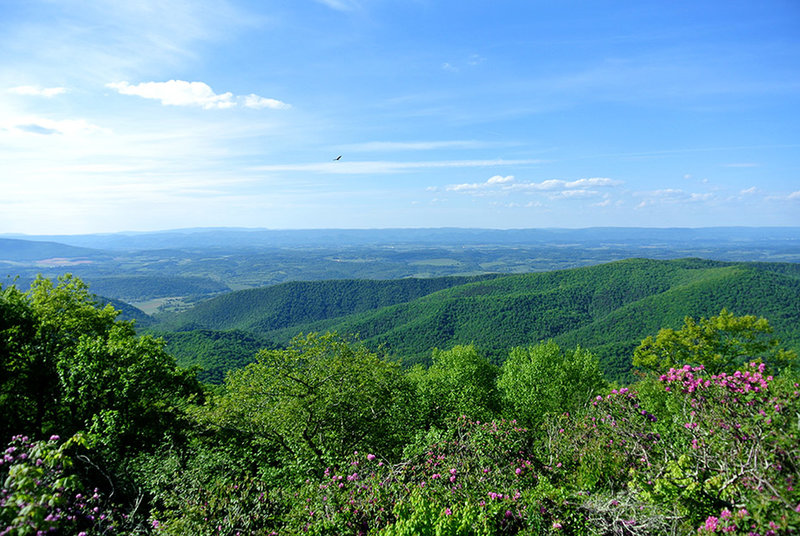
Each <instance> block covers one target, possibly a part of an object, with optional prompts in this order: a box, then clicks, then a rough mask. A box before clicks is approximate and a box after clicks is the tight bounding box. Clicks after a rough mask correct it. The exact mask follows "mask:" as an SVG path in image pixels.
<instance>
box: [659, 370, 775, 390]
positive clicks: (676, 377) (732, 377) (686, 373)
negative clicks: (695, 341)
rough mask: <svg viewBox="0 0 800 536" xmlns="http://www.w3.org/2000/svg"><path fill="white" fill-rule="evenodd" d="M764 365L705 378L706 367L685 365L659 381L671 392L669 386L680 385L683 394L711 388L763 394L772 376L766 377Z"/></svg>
mask: <svg viewBox="0 0 800 536" xmlns="http://www.w3.org/2000/svg"><path fill="white" fill-rule="evenodd" d="M764 369H765V365H764V363H750V364H749V366H748V367H747V368H745V369H744V370H737V371H736V372H734V373H733V374H727V373H725V372H720V373H719V374H712V375H711V376H705V375H704V374H703V372H704V371H705V367H704V366H703V365H699V366H696V367H692V366H691V365H684V366H683V367H681V368H677V369H676V368H671V369H669V371H668V372H667V373H666V374H662V375H661V376H660V377H659V380H660V381H662V382H663V383H666V384H668V385H667V386H666V387H665V389H666V390H667V391H669V390H671V386H670V385H669V384H673V383H674V384H679V385H680V386H681V392H683V393H694V392H696V391H702V390H704V389H708V388H709V387H711V386H719V387H724V388H726V389H727V390H728V391H730V392H731V393H737V394H743V393H762V392H765V391H766V390H767V389H768V388H769V382H770V381H772V376H764Z"/></svg>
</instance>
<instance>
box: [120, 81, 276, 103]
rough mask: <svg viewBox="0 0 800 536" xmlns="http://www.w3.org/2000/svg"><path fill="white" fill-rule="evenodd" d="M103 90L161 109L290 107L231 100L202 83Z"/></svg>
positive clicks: (260, 100)
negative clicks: (155, 103) (152, 102)
mask: <svg viewBox="0 0 800 536" xmlns="http://www.w3.org/2000/svg"><path fill="white" fill-rule="evenodd" d="M106 87H109V88H111V89H115V90H117V91H118V92H119V93H120V94H122V95H135V96H137V97H142V98H143V99H155V100H159V101H161V104H163V105H164V106H199V107H201V108H204V109H206V110H210V109H214V108H217V109H225V108H233V107H234V106H236V105H237V104H238V102H241V103H242V105H243V106H245V107H247V108H272V109H286V108H290V106H289V105H288V104H286V103H285V102H282V101H279V100H277V99H267V98H264V97H261V96H259V95H255V94H252V93H251V94H250V95H246V96H243V97H234V95H233V93H231V92H230V91H228V92H225V93H220V94H217V93H215V92H214V90H213V89H211V86H209V85H208V84H206V83H205V82H187V81H185V80H169V81H168V82H142V83H140V84H137V85H135V86H134V85H131V84H129V83H128V82H124V81H123V82H112V83H110V84H106ZM237 101H238V102H237Z"/></svg>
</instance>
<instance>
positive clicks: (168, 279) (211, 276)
mask: <svg viewBox="0 0 800 536" xmlns="http://www.w3.org/2000/svg"><path fill="white" fill-rule="evenodd" d="M633 257H643V258H653V259H677V258H686V257H701V258H706V259H714V260H722V261H746V262H747V261H763V262H800V227H715V228H697V229H694V228H624V227H602V228H601V227H598V228H588V229H509V230H498V229H455V228H453V229H448V228H436V229H314V230H267V229H182V230H174V231H160V232H148V233H115V234H94V235H77V236H67V235H61V236H57V235H53V236H20V235H15V236H11V235H5V237H4V238H0V281H3V280H5V281H8V280H9V278H10V279H14V278H18V283H19V284H20V285H23V286H24V285H26V284H27V283H29V282H30V280H31V279H33V278H34V277H36V275H37V274H42V275H44V276H46V277H50V278H55V277H57V276H59V275H62V274H64V273H66V272H70V273H72V274H73V275H76V276H78V277H80V278H82V279H83V280H84V281H86V282H87V283H89V285H90V287H91V288H92V289H93V290H94V291H95V292H97V293H98V294H102V295H104V296H108V297H110V298H115V299H120V300H124V301H127V302H129V303H132V304H134V305H137V306H140V307H142V308H144V309H145V310H146V311H147V312H148V313H150V312H154V311H156V310H181V309H185V308H187V307H191V306H192V305H194V304H196V303H198V302H201V301H203V300H205V299H208V298H210V297H213V296H216V295H219V294H221V293H224V292H228V291H230V290H240V289H247V288H259V287H264V286H269V285H274V284H277V283H281V282H285V281H312V280H324V279H399V278H409V277H412V278H431V277H440V276H453V275H455V276H474V275H481V274H492V273H495V274H497V273H500V274H515V273H528V272H541V271H550V270H556V269H565V268H574V267H579V266H589V265H595V264H601V263H606V262H611V261H616V260H622V259H627V258H633Z"/></svg>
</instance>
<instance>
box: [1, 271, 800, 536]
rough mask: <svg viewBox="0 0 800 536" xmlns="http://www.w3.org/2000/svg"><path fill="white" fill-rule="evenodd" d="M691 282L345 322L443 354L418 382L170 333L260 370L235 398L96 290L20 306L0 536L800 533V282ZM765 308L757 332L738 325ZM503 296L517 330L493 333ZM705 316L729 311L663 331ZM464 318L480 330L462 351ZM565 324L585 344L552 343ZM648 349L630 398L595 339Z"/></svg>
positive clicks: (7, 297)
mask: <svg viewBox="0 0 800 536" xmlns="http://www.w3.org/2000/svg"><path fill="white" fill-rule="evenodd" d="M682 262H683V264H684V265H685V266H688V267H689V269H688V270H683V271H682V270H674V269H671V268H674V265H663V264H646V261H631V262H629V263H624V264H622V266H623V268H622V273H623V274H625V275H619V276H615V275H614V274H615V273H617V272H616V271H615V269H613V266H612V267H598V268H599V269H600V270H599V271H597V272H580V271H564V272H556V273H552V274H544V276H545V277H544V278H543V279H536V278H533V277H531V278H521V279H513V278H505V277H497V278H487V279H485V280H481V281H472V282H468V283H465V284H459V285H453V286H449V287H447V286H444V287H442V288H441V289H433V288H428V289H420V290H419V292H423V293H424V292H428V291H430V292H429V293H427V294H424V295H422V296H420V297H415V296H413V295H411V294H403V293H399V294H395V295H393V294H391V293H388V292H387V293H385V294H381V295H382V296H383V298H381V300H389V301H391V300H396V299H398V300H399V299H404V300H407V301H398V302H397V303H393V304H389V305H383V304H384V302H383V301H381V300H376V301H374V302H371V303H370V304H369V305H375V304H381V306H380V307H379V308H377V309H375V310H374V311H373V312H372V313H364V312H363V311H352V313H353V314H356V315H361V314H375V313H376V312H377V313H381V314H386V313H385V311H390V312H392V314H395V318H407V319H408V322H407V323H408V324H409V325H411V326H412V327H413V329H407V330H406V331H404V332H403V333H404V334H403V335H402V336H401V337H400V338H405V337H410V334H412V333H415V331H414V330H415V329H416V330H417V332H418V333H420V335H419V336H420V340H424V341H433V342H434V344H431V345H430V346H429V349H428V356H427V359H426V360H424V362H425V363H426V364H425V365H423V364H416V365H414V366H408V365H409V364H410V363H406V365H407V366H401V363H402V361H403V360H402V359H397V354H398V351H399V349H401V348H402V347H401V346H398V345H397V344H396V343H392V344H390V343H391V342H392V341H393V339H390V338H389V337H388V335H387V336H384V337H383V338H382V339H381V338H378V339H376V340H379V341H380V342H381V343H383V344H384V346H383V347H381V346H377V347H376V346H373V345H371V344H367V343H366V339H365V340H364V341H362V340H359V339H358V338H356V337H350V336H344V335H337V334H334V333H328V332H326V331H324V330H319V331H316V332H307V334H306V335H297V336H295V337H294V338H293V339H292V340H291V341H289V342H288V343H287V344H280V345H275V344H272V343H271V342H270V341H269V340H266V339H260V338H258V337H256V336H254V335H252V334H249V333H247V332H244V331H238V332H237V331H234V330H235V329H238V328H236V327H235V326H234V325H226V326H225V329H227V330H228V331H227V332H226V333H227V334H226V335H224V336H222V335H219V333H218V332H214V331H207V332H205V333H204V332H200V331H196V330H192V329H190V330H189V331H185V332H182V333H180V332H179V333H175V334H174V337H175V339H174V340H177V339H179V338H180V337H183V338H184V339H185V340H184V341H183V343H184V348H191V347H192V345H194V347H195V348H197V349H198V351H199V349H201V348H202V347H204V345H206V344H207V343H208V341H210V340H219V341H221V342H220V345H221V346H224V345H225V344H227V343H230V344H231V345H238V346H239V347H241V348H243V349H244V351H246V352H251V351H254V350H255V349H256V348H259V349H258V351H257V352H256V355H255V359H253V360H252V362H249V363H248V364H246V365H244V364H243V363H242V365H244V366H237V367H231V370H229V371H228V372H227V374H226V375H225V376H224V378H221V375H222V373H221V371H217V373H216V375H215V377H214V378H213V379H214V380H216V381H218V382H220V383H219V384H213V383H209V382H206V381H201V380H200V379H199V378H198V376H197V370H196V369H191V368H190V369H185V368H181V367H179V366H178V365H177V364H176V361H175V358H174V357H173V355H171V354H170V353H169V352H168V351H167V349H166V347H165V344H166V342H165V341H164V340H162V339H159V338H156V337H154V336H153V335H150V334H141V333H137V332H136V330H135V328H134V325H133V323H132V322H129V321H123V320H121V319H120V315H119V312H118V311H117V310H116V309H115V308H114V307H112V306H111V305H104V304H105V303H106V301H105V300H99V299H98V298H96V297H95V296H94V295H93V294H91V293H90V292H89V289H88V288H87V286H86V285H85V284H84V283H82V282H81V281H80V280H79V279H77V278H74V277H72V276H64V277H62V278H60V279H59V280H58V281H53V280H50V279H45V278H39V279H36V280H35V281H34V282H33V283H32V285H31V287H30V289H27V290H26V289H23V288H19V287H18V286H16V285H14V284H9V285H4V286H2V287H0V355H2V356H3V359H2V361H0V437H2V438H3V441H5V442H7V446H6V447H5V449H4V452H3V455H2V458H0V482H2V488H1V489H0V534H9V535H28V534H31V535H33V534H85V535H91V534H97V535H99V534H165V535H169V534H175V535H183V534H201V535H202V534H229V535H236V534H240V535H244V534H264V535H268V534H303V533H309V534H319V535H322V534H353V535H356V534H364V535H365V534H380V535H384V536H386V535H401V534H403V535H412V534H431V535H433V534H437V535H440V534H441V535H468V534H474V535H484V534H485V535H489V534H530V535H539V534H541V535H544V534H575V535H577V534H598V535H606V534H608V535H610V534H619V535H640V534H642V535H643V534H689V533H697V534H712V533H731V534H742V535H756V534H757V535H761V536H767V535H786V534H793V533H796V532H797V531H800V491H798V490H797V489H796V488H797V486H798V485H800V458H799V457H800V441H798V434H800V385H799V384H798V382H800V374H798V369H797V358H796V353H795V352H794V351H793V350H792V348H790V347H787V345H786V343H785V341H781V340H779V336H783V335H784V334H787V333H788V334H792V335H793V334H795V333H796V326H797V319H796V315H797V308H796V305H797V303H798V302H797V294H796V283H797V281H798V274H797V271H796V269H795V267H792V266H786V265H779V266H768V265H763V266H740V265H735V264H729V265H716V264H713V263H705V262H703V261H682ZM643 263H644V267H645V268H644V269H642V270H639V271H637V270H636V267H637V266H641V265H642V264H643ZM678 265H680V263H678ZM586 270H588V269H586ZM587 274H590V275H587ZM634 276H635V277H634ZM587 277H589V279H590V280H591V281H592V286H591V288H592V289H594V290H592V291H591V292H589V291H588V290H587V288H588V287H586V286H584V285H583V284H577V281H579V280H585V279H586V278H587ZM715 279H717V280H719V281H722V282H723V285H724V288H727V289H729V293H728V294H727V295H724V299H723V297H720V296H719V294H718V293H719V292H720V291H721V288H722V287H720V286H716V285H715V284H714V281H715ZM748 283H749V284H750V285H751V287H750V290H749V291H748V290H747V288H748V287H746V285H747V284H748ZM438 284H439V283H436V285H438ZM556 289H557V290H556ZM526 295H530V296H534V297H535V299H533V298H531V299H527V300H526V298H525V296H526ZM759 295H766V296H767V300H768V303H769V304H772V305H770V306H769V307H768V306H766V305H765V311H764V312H763V313H762V312H759V311H752V310H751V309H750V308H748V310H747V311H741V310H740V307H739V306H740V305H741V304H750V305H751V306H752V305H753V304H755V303H757V302H755V301H748V300H753V299H755V298H754V296H759ZM492 296H495V297H499V298H501V299H499V300H498V303H501V304H502V306H498V307H500V308H498V309H496V312H497V313H502V312H504V314H506V316H500V317H497V316H482V315H484V313H483V312H482V311H484V310H485V309H486V308H489V309H490V310H491V308H492V302H491V301H489V297H492ZM726 300H731V301H730V302H728V301H726ZM737 300H738V301H737ZM781 300H783V301H781ZM694 301H696V302H698V303H701V302H702V303H704V302H706V301H710V305H709V307H715V310H714V311H713V312H712V313H710V314H700V315H695V316H690V315H687V314H684V316H681V317H680V320H679V322H678V323H677V324H674V323H673V322H671V321H670V322H667V324H670V325H661V326H655V325H653V324H654V323H655V322H657V321H659V319H665V318H677V316H678V315H679V314H680V309H681V304H682V303H683V304H691V303H693V302H694ZM364 303H366V302H364V300H363V299H362V298H359V299H355V300H354V302H353V303H351V304H347V303H341V304H338V305H337V306H338V307H339V308H338V309H335V310H336V313H337V314H338V313H340V312H342V311H343V310H345V309H347V308H357V307H361V306H362V305H363V304H364ZM642 303H644V305H642ZM464 304H466V305H464ZM334 305H335V304H331V306H334ZM573 305H574V307H573ZM567 306H570V307H567ZM426 307H427V309H426ZM437 307H439V309H437ZM770 307H771V308H770ZM462 309H463V310H464V311H467V312H468V313H469V315H474V317H477V318H478V320H479V321H478V322H476V323H475V324H474V325H469V324H467V325H465V326H463V327H462V323H465V324H466V323H467V317H465V316H464V314H463V313H462ZM528 309H530V310H532V311H534V312H535V313H534V314H535V316H537V317H539V318H540V319H541V321H542V323H543V325H544V326H545V327H543V328H538V329H541V331H537V332H535V336H534V337H533V338H531V337H530V336H529V337H528V338H526V339H524V340H520V341H519V342H514V343H513V344H512V345H511V346H509V347H507V349H506V350H505V355H503V356H501V358H500V359H497V356H496V355H489V354H487V352H486V349H487V348H490V347H489V345H487V344H485V343H484V344H470V343H460V342H459V340H458V339H456V338H454V337H453V334H455V333H457V332H458V331H459V330H462V329H463V330H464V333H467V334H468V336H469V337H475V340H478V337H477V335H478V334H480V332H481V330H482V329H483V330H496V331H502V330H506V331H513V330H516V329H530V328H526V327H525V326H526V325H525V324H524V323H522V320H521V319H520V318H521V317H518V316H515V315H516V314H517V313H516V311H517V310H521V311H525V310H528ZM561 309H566V312H563V313H562V312H559V311H560V310H561ZM395 310H396V312H395ZM430 311H433V313H431V312H430ZM659 311H668V312H669V315H666V316H664V315H661V316H659V315H656V314H654V313H655V312H659ZM382 312H383V313H382ZM772 313H775V314H772ZM431 314H433V316H432V317H431ZM762 314H763V315H764V316H763V317H762V316H761V315H762ZM670 315H672V316H670ZM793 315H794V316H793ZM245 316H246V315H245ZM301 316H302V315H301ZM414 317H417V318H418V322H417V323H416V324H415V323H414V322H413V319H414ZM243 318H244V317H243ZM276 318H280V316H279V315H278V316H276ZM346 318H348V322H352V325H359V326H366V325H367V324H368V321H365V320H358V321H356V320H351V319H350V317H346ZM356 318H357V317H356ZM374 318H375V321H376V322H377V321H378V320H379V318H380V317H379V316H376V317H374ZM430 318H434V319H435V321H432V320H430ZM498 318H500V319H504V320H502V321H498ZM448 319H453V320H452V321H451V320H448ZM587 319H589V320H591V321H590V322H585V321H586V320H587ZM301 320H302V321H303V322H305V321H306V320H308V319H305V318H303V319H301ZM247 321H249V320H247ZM489 321H491V322H494V324H493V325H489V324H487V322H489ZM570 321H571V322H572V325H574V326H575V327H576V329H574V330H571V331H570V332H569V333H570V336H571V337H573V338H572V339H570V340H569V343H567V342H564V341H566V339H564V340H563V341H562V340H559V339H558V338H557V337H556V335H557V334H556V333H554V332H553V331H552V330H553V329H554V328H553V327H552V326H555V325H557V324H559V323H570ZM358 322H361V324H358ZM431 322H433V323H431ZM626 322H639V324H638V326H639V327H637V328H636V329H634V328H626ZM286 325H287V326H288V324H286ZM641 326H644V327H645V328H646V330H647V331H646V334H645V335H644V336H642V337H641V338H640V340H639V341H638V343H637V344H636V345H635V346H634V347H633V348H631V349H630V352H629V353H628V355H627V356H626V359H627V362H628V370H629V377H630V380H628V381H625V382H619V381H618V382H616V383H612V382H610V380H609V377H608V375H606V374H604V367H603V366H602V361H601V357H602V356H601V355H600V354H598V353H596V350H593V349H590V348H589V347H588V346H586V345H584V344H583V343H582V342H581V341H580V340H578V339H579V338H580V337H581V336H585V337H586V340H593V337H598V336H599V333H600V332H601V331H604V330H613V331H616V330H619V331H621V332H626V337H627V336H631V335H632V334H634V333H641V332H640V331H637V330H639V329H640V327H641ZM776 326H780V328H777V327H776ZM201 327H202V326H199V325H194V326H192V328H198V329H199V328H201ZM296 327H297V326H296ZM432 327H436V329H437V330H436V331H434V333H433V334H428V333H424V332H426V331H427V330H430V329H431V328H432ZM229 328H230V329H229ZM202 329H208V328H206V327H202ZM792 329H794V330H795V331H792ZM548 330H550V331H548ZM580 330H583V331H580ZM626 330H629V331H626ZM298 331H300V330H299V329H298ZM346 332H350V331H349V330H348V331H344V330H342V331H340V333H346ZM390 332H391V330H389V329H385V328H383V329H382V331H381V333H390ZM423 333H424V334H423ZM198 334H199V335H198ZM362 336H363V337H373V335H372V333H362ZM437 337H439V339H438V340H439V341H442V342H441V343H440V344H436V341H437ZM398 340H399V339H398ZM489 340H491V339H489ZM512 341H513V339H512ZM221 346H220V347H218V350H219V349H221ZM436 347H438V349H431V348H436ZM490 349H491V348H490ZM498 349H499V346H498V347H496V348H495V350H498ZM215 351H216V350H212V351H208V350H206V355H211V354H213V353H214V352H215ZM209 352H210V353H209Z"/></svg>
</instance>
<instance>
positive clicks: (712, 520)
mask: <svg viewBox="0 0 800 536" xmlns="http://www.w3.org/2000/svg"><path fill="white" fill-rule="evenodd" d="M717 521H719V520H718V519H717V518H716V517H714V516H708V518H707V519H706V524H705V529H706V530H707V531H709V532H714V531H715V530H717Z"/></svg>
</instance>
